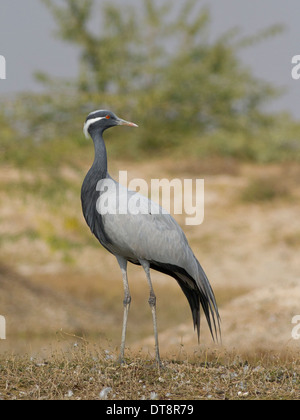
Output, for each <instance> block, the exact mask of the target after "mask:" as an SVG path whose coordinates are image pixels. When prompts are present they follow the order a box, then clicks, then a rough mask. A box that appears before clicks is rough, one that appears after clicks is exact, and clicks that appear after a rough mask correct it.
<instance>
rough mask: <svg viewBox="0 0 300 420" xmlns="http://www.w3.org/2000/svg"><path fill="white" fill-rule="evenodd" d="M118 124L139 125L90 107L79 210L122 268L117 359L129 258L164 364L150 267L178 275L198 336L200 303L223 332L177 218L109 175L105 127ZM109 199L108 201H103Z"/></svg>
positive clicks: (215, 332)
mask: <svg viewBox="0 0 300 420" xmlns="http://www.w3.org/2000/svg"><path fill="white" fill-rule="evenodd" d="M116 126H127V127H136V128H137V127H138V125H137V124H134V123H132V122H129V121H126V120H123V119H121V118H119V117H117V116H116V114H114V113H113V112H112V111H107V110H97V111H93V112H91V113H90V114H89V115H88V116H87V118H86V120H85V123H84V129H83V131H84V134H85V136H86V137H87V138H88V139H89V138H91V139H92V140H93V143H94V152H95V158H94V162H93V165H92V166H91V168H90V170H89V171H88V173H87V175H86V177H85V179H84V181H83V184H82V189H81V203H82V211H83V215H84V218H85V220H86V223H87V225H88V226H89V228H90V230H91V232H92V234H93V235H94V236H95V237H96V238H97V239H98V241H99V242H100V244H101V245H102V246H103V247H104V248H105V249H106V250H107V251H108V252H110V253H111V254H113V255H114V256H115V257H116V259H117V261H118V264H119V266H120V269H121V273H122V279H123V285H124V300H123V307H124V315H123V327H122V339H121V347H120V357H119V361H120V363H121V364H122V363H125V362H124V360H125V359H124V356H125V345H126V332H127V322H128V314H129V309H130V304H131V293H130V288H129V282H128V275H127V267H128V263H132V264H134V265H137V266H141V267H142V268H143V269H144V271H145V274H146V279H147V282H148V285H149V289H150V296H149V301H148V302H149V305H150V308H151V312H152V320H153V330H154V338H155V360H156V363H157V364H158V366H162V363H161V358H160V351H159V341H158V328H157V315H156V295H155V292H154V289H153V285H152V279H151V270H154V271H157V272H160V273H164V274H166V275H168V276H170V277H172V278H174V279H175V280H176V281H177V283H178V285H179V286H180V288H181V290H182V292H183V293H184V295H185V296H186V298H187V300H188V303H189V305H190V309H191V311H192V317H193V323H194V329H195V330H196V329H197V333H198V342H199V341H200V311H201V307H202V310H203V312H204V314H205V317H206V320H207V323H208V326H209V329H210V333H211V335H212V338H213V340H214V341H216V340H218V339H219V337H220V335H221V328H220V320H221V318H220V315H219V310H218V305H217V302H216V298H215V295H214V292H213V290H212V287H211V285H210V282H209V280H208V278H207V276H206V274H205V272H204V270H203V268H202V266H201V265H200V263H199V261H198V260H197V258H196V256H195V255H194V253H193V251H192V249H191V247H190V245H189V243H188V240H187V238H186V236H185V234H184V232H183V230H182V229H181V227H180V226H179V224H178V223H177V222H176V221H175V219H174V218H173V217H172V216H171V214H169V213H168V212H166V211H163V209H162V208H161V207H159V206H158V204H155V203H153V202H152V201H151V200H149V199H148V198H147V197H145V196H142V195H140V194H139V193H138V192H136V191H130V190H128V189H127V188H126V187H125V186H122V185H121V184H119V183H118V182H117V181H115V180H114V179H113V178H112V177H111V176H110V175H109V173H108V160H107V149H106V145H105V142H104V138H103V133H104V132H105V131H106V130H107V129H109V128H112V127H116ZM132 199H137V201H138V202H139V209H142V211H135V209H132V208H131V207H132V206H129V201H130V200H132ZM108 202H110V204H107V203H108ZM155 206H158V207H159V208H158V209H159V211H155V212H153V208H155V209H156V210H157V207H155ZM124 209H125V210H126V211H124ZM121 210H122V211H121Z"/></svg>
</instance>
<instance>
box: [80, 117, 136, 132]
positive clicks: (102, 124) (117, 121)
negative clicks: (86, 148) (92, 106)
mask: <svg viewBox="0 0 300 420" xmlns="http://www.w3.org/2000/svg"><path fill="white" fill-rule="evenodd" d="M117 125H125V126H128V127H138V126H137V125H136V124H134V123H132V122H129V121H125V120H122V119H121V118H118V117H117V116H116V115H115V114H114V113H113V112H111V111H105V110H99V111H94V112H91V113H90V114H89V115H88V117H87V119H86V121H85V124H84V127H83V132H84V134H85V136H86V138H88V137H89V134H91V131H92V130H99V131H100V132H102V133H103V131H105V130H107V129H108V128H110V127H115V126H117Z"/></svg>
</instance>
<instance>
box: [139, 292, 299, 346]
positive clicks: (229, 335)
mask: <svg viewBox="0 0 300 420" xmlns="http://www.w3.org/2000/svg"><path fill="white" fill-rule="evenodd" d="M299 302H300V285H294V286H291V287H286V288H282V289H279V288H275V287H274V288H272V287H268V288H264V289H261V290H258V289H256V290H254V291H252V292H250V293H248V294H247V295H244V296H241V297H239V298H237V299H235V300H233V301H232V302H230V303H229V304H227V305H226V306H225V307H224V308H222V309H221V317H222V345H223V346H224V348H225V349H228V350H233V349H236V350H238V351H241V352H249V351H254V352H255V351H270V350H273V351H280V352H282V351H283V352H284V351H285V350H288V349H292V350H297V351H300V340H295V339H293V337H292V331H293V329H294V328H295V327H296V325H295V324H292V319H293V318H294V317H295V316H297V315H300V307H299ZM204 323H205V320H204V319H203V325H204ZM298 332H299V329H298ZM159 339H160V346H161V350H162V351H163V352H168V353H169V352H170V351H172V350H171V348H172V349H173V351H178V350H179V349H180V348H181V349H184V350H185V351H188V352H191V351H195V350H197V348H198V347H197V337H196V334H195V333H194V332H193V329H192V325H191V323H189V324H182V325H179V326H178V327H177V328H173V329H170V330H167V331H165V332H162V333H161V334H160V336H159ZM201 342H202V345H203V346H205V347H210V348H211V347H212V341H211V338H210V334H209V331H208V328H207V327H206V326H203V328H202V337H201ZM170 346H171V347H170ZM135 347H136V348H137V349H141V348H143V349H144V350H150V352H151V347H153V337H148V338H147V339H145V340H143V341H142V342H140V343H137V344H136V346H135ZM176 349H177V350H176Z"/></svg>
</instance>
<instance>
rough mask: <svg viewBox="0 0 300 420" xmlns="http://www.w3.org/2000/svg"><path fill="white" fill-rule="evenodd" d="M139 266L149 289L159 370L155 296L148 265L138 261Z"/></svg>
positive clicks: (146, 262) (145, 262)
mask: <svg viewBox="0 0 300 420" xmlns="http://www.w3.org/2000/svg"><path fill="white" fill-rule="evenodd" d="M140 263H141V265H142V266H143V268H144V270H145V273H146V276H147V281H148V284H149V287H150V297H149V301H148V302H149V305H150V308H151V311H152V318H153V329H154V337H155V355H156V363H157V365H158V367H159V368H160V367H161V366H162V364H161V360H160V354H159V344H158V329H157V316H156V296H155V293H154V290H153V286H152V281H151V276H150V264H149V262H148V261H140Z"/></svg>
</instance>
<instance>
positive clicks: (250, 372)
mask: <svg viewBox="0 0 300 420" xmlns="http://www.w3.org/2000/svg"><path fill="white" fill-rule="evenodd" d="M115 360H116V356H115V354H114V353H111V352H110V351H108V350H106V351H105V350H95V349H92V350H91V349H89V348H88V346H85V345H84V346H78V347H74V348H73V349H72V350H71V351H69V352H64V353H54V354H52V356H51V357H49V358H46V359H43V360H38V359H34V358H30V357H28V356H12V355H5V356H3V355H2V356H1V358H0V398H1V399H4V400H15V399H17V400H95V399H103V398H107V399H109V400H150V399H157V400H199V399H216V400H226V399H227V400H239V399H253V400H262V399H269V400H279V399H294V400H295V399H299V398H300V363H299V358H296V357H295V356H291V355H286V356H285V357H284V358H283V357H279V356H274V355H272V354H271V353H270V354H264V355H261V356H260V358H257V359H255V358H253V355H252V359H248V358H246V356H244V357H242V356H239V355H238V354H234V353H230V354H228V353H226V354H221V353H217V352H212V353H211V354H207V353H204V352H203V353H201V354H200V355H197V356H193V357H192V358H191V359H185V360H182V361H175V360H172V358H167V359H165V360H164V362H163V367H162V369H160V370H158V369H157V367H155V365H154V364H153V360H148V358H145V357H144V356H140V355H137V356H134V357H132V358H131V359H130V360H128V361H127V362H128V364H126V365H123V366H120V365H118V364H117V363H116V362H115ZM102 391H104V392H102ZM101 392H102V393H101Z"/></svg>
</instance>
